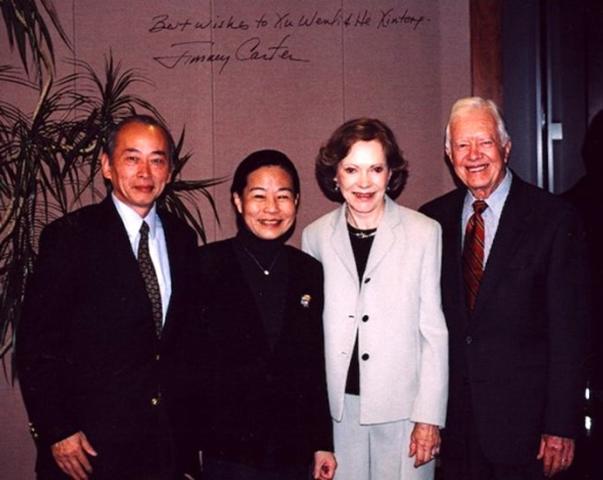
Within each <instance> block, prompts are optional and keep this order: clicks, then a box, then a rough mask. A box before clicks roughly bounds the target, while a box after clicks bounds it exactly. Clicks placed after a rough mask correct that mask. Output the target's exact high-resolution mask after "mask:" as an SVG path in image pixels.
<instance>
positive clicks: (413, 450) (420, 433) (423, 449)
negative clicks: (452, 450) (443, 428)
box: [408, 423, 441, 468]
mask: <svg viewBox="0 0 603 480" xmlns="http://www.w3.org/2000/svg"><path fill="white" fill-rule="evenodd" d="M440 441H441V440H440V429H439V428H438V427H437V426H436V425H430V424H428V423H416V424H415V427H414V428H413V430H412V433H411V434H410V448H409V450H408V456H409V457H415V468H417V467H420V466H421V465H424V464H425V463H427V462H429V461H431V460H433V458H434V457H435V456H436V455H438V454H439V453H440Z"/></svg>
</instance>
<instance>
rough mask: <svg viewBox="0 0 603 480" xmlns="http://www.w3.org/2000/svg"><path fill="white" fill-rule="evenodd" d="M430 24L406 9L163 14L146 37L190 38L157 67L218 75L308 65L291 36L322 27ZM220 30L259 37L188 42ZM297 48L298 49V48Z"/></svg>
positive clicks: (170, 50) (417, 26)
mask: <svg viewBox="0 0 603 480" xmlns="http://www.w3.org/2000/svg"><path fill="white" fill-rule="evenodd" d="M429 22H430V19H429V17H426V16H424V15H417V14H416V13H413V12H411V11H410V10H409V9H408V8H394V7H392V8H389V9H375V10H369V9H366V8H362V9H358V10H353V11H347V10H344V9H341V8H340V9H337V10H335V11H331V12H321V11H319V10H314V11H311V12H306V13H301V14H300V13H295V14H294V13H292V12H290V11H273V12H264V13H262V14H260V15H259V16H257V17H254V18H243V17H241V16H239V15H235V14H232V15H230V14H229V15H225V16H220V15H216V16H215V17H212V18H191V17H181V18H179V17H178V16H177V15H173V14H168V13H162V14H160V15H155V16H153V17H151V21H150V26H149V28H148V32H149V33H150V34H154V35H157V34H162V33H166V32H172V33H178V34H188V35H187V36H188V37H189V38H187V39H186V41H182V42H175V43H171V44H170V45H169V46H168V47H167V49H166V51H165V52H162V54H156V55H154V56H153V57H152V58H153V60H154V61H155V62H157V63H158V64H159V65H160V66H161V67H163V68H167V69H170V70H171V69H175V68H179V67H191V66H195V65H200V64H201V65H202V64H216V65H218V66H219V70H218V72H219V73H222V72H223V71H224V70H225V69H226V67H227V66H228V65H229V64H230V63H231V62H257V61H260V62H274V61H277V62H296V63H309V62H310V59H309V58H307V57H306V56H304V55H303V53H299V52H295V42H294V38H293V35H295V34H298V35H299V32H304V31H311V30H313V29H325V28H353V29H371V28H372V29H375V30H377V31H380V30H386V29H387V30H392V29H403V30H406V31H408V32H415V31H417V30H419V29H420V28H422V27H424V26H425V25H426V24H427V23H429ZM267 29H271V30H277V31H278V30H281V31H283V33H285V32H290V33H288V34H287V35H284V36H283V37H281V38H280V40H278V41H277V42H268V41H266V40H265V39H264V38H262V36H261V33H260V32H261V31H262V30H267ZM212 30H223V31H231V32H233V34H234V33H235V32H247V31H249V33H251V31H254V32H257V34H255V35H253V36H251V37H248V38H246V39H245V40H243V41H242V42H241V43H239V44H238V46H237V47H235V48H234V49H233V50H231V51H224V50H221V49H220V47H219V46H217V45H216V44H215V42H214V41H210V40H195V39H190V35H193V34H195V33H196V32H202V31H212ZM298 49H299V47H298Z"/></svg>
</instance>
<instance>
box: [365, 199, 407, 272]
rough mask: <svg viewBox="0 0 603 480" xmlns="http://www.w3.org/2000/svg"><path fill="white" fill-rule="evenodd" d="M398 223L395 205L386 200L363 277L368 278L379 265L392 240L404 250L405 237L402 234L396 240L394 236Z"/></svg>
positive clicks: (398, 216) (398, 218) (398, 217)
mask: <svg viewBox="0 0 603 480" xmlns="http://www.w3.org/2000/svg"><path fill="white" fill-rule="evenodd" d="M400 222H401V219H400V215H399V213H398V209H397V208H396V204H395V203H394V201H393V200H390V199H389V198H386V200H385V211H384V212H383V218H382V219H381V223H380V225H379V228H377V233H376V235H375V239H374V241H373V245H372V246H371V251H370V253H369V257H368V260H367V263H366V270H365V274H364V276H365V277H367V276H370V275H371V273H372V272H373V270H375V268H377V266H378V265H379V263H381V261H382V260H383V258H384V257H385V255H386V254H387V252H388V251H389V250H390V249H391V248H392V245H393V244H394V240H395V241H396V242H397V247H398V248H400V249H402V250H403V249H404V242H405V240H406V239H405V236H404V235H403V234H402V235H398V237H397V238H396V235H395V234H394V228H395V227H397V226H398V225H399V224H400Z"/></svg>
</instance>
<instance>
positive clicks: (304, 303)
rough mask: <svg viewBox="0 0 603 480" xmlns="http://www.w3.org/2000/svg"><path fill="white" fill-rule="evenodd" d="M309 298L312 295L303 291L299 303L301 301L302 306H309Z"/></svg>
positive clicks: (310, 298)
mask: <svg viewBox="0 0 603 480" xmlns="http://www.w3.org/2000/svg"><path fill="white" fill-rule="evenodd" d="M310 300H312V296H311V295H310V294H309V293H305V294H304V295H302V297H301V300H300V302H299V303H301V306H302V307H304V308H308V307H309V306H310Z"/></svg>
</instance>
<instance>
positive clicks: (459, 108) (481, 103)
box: [445, 97, 511, 154]
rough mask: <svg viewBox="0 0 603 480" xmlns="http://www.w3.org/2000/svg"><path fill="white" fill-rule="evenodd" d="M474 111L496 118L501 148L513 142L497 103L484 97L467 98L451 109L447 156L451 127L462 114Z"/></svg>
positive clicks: (460, 100)
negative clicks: (481, 110)
mask: <svg viewBox="0 0 603 480" xmlns="http://www.w3.org/2000/svg"><path fill="white" fill-rule="evenodd" d="M472 109H475V110H477V109H484V110H487V111H489V112H490V115H492V118H494V121H495V122H496V131H497V133H498V140H499V141H500V145H501V146H505V145H506V144H507V143H508V142H509V140H511V137H510V136H509V133H508V132H507V127H506V126H505V122H504V120H503V118H502V115H501V114H500V110H499V108H498V107H497V106H496V103H494V102H493V101H492V100H489V99H488V100H486V99H485V98H482V97H465V98H461V99H459V100H457V101H456V102H454V105H452V108H451V109H450V117H449V118H448V124H447V125H446V140H445V147H446V153H447V154H450V125H451V124H452V121H453V120H454V119H455V118H456V117H458V116H459V115H461V113H462V112H464V111H466V110H472Z"/></svg>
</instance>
